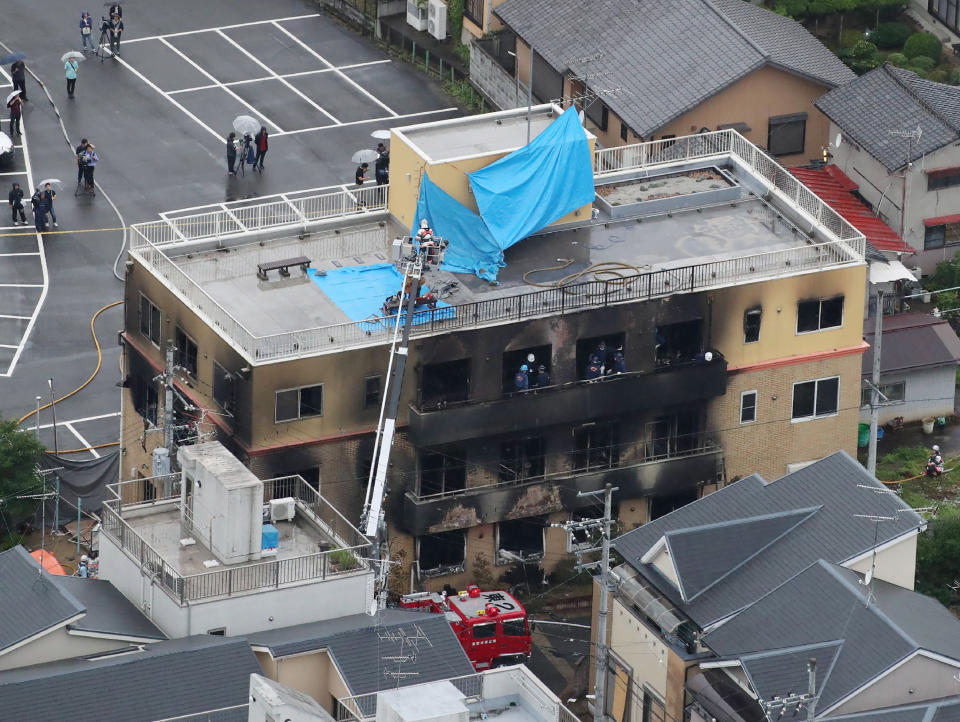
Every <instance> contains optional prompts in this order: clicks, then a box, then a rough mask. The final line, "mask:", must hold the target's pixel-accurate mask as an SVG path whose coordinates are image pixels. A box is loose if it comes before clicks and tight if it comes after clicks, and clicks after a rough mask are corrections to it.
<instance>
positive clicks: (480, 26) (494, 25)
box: [463, 0, 505, 42]
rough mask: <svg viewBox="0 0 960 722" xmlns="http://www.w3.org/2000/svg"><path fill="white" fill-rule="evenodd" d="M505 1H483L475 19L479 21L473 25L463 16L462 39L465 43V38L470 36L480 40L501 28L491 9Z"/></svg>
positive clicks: (472, 22) (501, 25)
mask: <svg viewBox="0 0 960 722" xmlns="http://www.w3.org/2000/svg"><path fill="white" fill-rule="evenodd" d="M503 2H505V0H483V3H482V4H481V7H482V11H481V14H480V17H478V18H477V20H478V21H479V22H478V23H475V22H474V21H473V20H471V19H470V18H469V17H467V15H466V14H464V16H463V31H464V32H463V38H464V42H466V39H467V36H468V34H469V35H472V36H473V37H475V38H482V37H483V36H484V35H486V34H487V33H495V32H496V31H497V30H500V29H501V28H503V23H502V22H500V19H499V18H498V17H497V16H496V15H494V14H493V12H492V11H493V8H495V7H497V6H498V5H500V4H501V3H503Z"/></svg>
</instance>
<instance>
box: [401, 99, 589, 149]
mask: <svg viewBox="0 0 960 722" xmlns="http://www.w3.org/2000/svg"><path fill="white" fill-rule="evenodd" d="M562 112H563V111H562V109H561V108H559V107H558V106H555V105H538V106H535V107H534V108H533V109H532V112H531V113H530V140H533V139H534V138H536V137H537V136H538V135H540V133H542V132H543V131H544V130H546V129H547V127H548V126H549V125H550V124H551V123H552V122H553V120H554V118H555V117H556V116H557V115H559V114H560V113H562ZM393 132H394V133H395V134H396V135H398V136H400V137H402V138H404V139H406V141H407V143H408V144H410V145H411V146H412V147H413V148H415V149H416V150H418V151H419V152H420V155H421V156H423V158H424V160H427V161H428V162H430V163H448V162H450V161H453V160H463V159H464V158H470V157H473V156H480V155H483V156H487V155H491V154H494V153H510V152H511V151H514V150H516V149H517V148H521V147H523V146H524V145H526V144H527V109H526V108H518V109H515V110H504V111H500V112H497V113H484V114H482V115H468V116H465V117H463V118H452V119H450V120H441V121H435V122H432V123H423V124H420V125H409V126H406V127H404V128H394V129H393ZM588 135H591V134H589V133H588ZM591 137H592V135H591Z"/></svg>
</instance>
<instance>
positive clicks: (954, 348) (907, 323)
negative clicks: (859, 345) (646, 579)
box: [862, 313, 960, 374]
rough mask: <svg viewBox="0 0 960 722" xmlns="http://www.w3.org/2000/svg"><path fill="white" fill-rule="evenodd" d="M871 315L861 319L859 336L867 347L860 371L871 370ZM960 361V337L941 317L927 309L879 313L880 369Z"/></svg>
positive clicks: (887, 369) (872, 328)
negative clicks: (861, 333)
mask: <svg viewBox="0 0 960 722" xmlns="http://www.w3.org/2000/svg"><path fill="white" fill-rule="evenodd" d="M874 320H875V319H874V318H870V319H868V320H866V321H864V325H863V326H864V328H863V337H864V339H865V340H866V341H867V342H868V343H869V344H870V348H868V349H867V350H866V352H865V353H864V354H863V362H862V369H863V373H864V374H869V373H871V372H872V370H873V337H874ZM957 361H960V338H957V334H956V332H955V331H954V330H953V328H951V327H950V323H949V322H948V321H947V319H945V318H936V317H934V316H931V315H930V314H927V313H900V314H895V315H892V316H884V317H883V351H882V352H881V357H880V372H881V373H888V372H891V371H903V370H915V369H924V368H935V367H937V366H947V365H953V364H956V363H957Z"/></svg>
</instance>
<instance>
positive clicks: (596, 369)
mask: <svg viewBox="0 0 960 722" xmlns="http://www.w3.org/2000/svg"><path fill="white" fill-rule="evenodd" d="M601 376H603V364H602V363H601V362H600V357H599V356H597V355H596V354H595V353H592V354H590V358H589V359H588V360H587V368H586V371H585V373H584V375H583V377H584V378H585V379H586V380H587V381H594V380H596V379H598V378H600V377H601Z"/></svg>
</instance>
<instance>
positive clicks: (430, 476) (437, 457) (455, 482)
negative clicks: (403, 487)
mask: <svg viewBox="0 0 960 722" xmlns="http://www.w3.org/2000/svg"><path fill="white" fill-rule="evenodd" d="M465 459H466V449H465V448H464V447H462V446H451V447H448V448H446V449H445V450H443V451H435V452H428V453H423V454H421V455H420V495H421V496H430V495H431V494H446V493H449V492H451V491H460V490H461V489H463V488H464V487H465V486H466V483H467V466H466V461H465Z"/></svg>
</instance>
